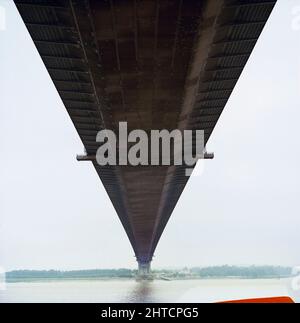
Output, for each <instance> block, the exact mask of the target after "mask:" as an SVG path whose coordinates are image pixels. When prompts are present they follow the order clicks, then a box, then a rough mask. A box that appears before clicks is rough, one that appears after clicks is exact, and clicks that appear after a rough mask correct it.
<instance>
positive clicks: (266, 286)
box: [0, 279, 299, 303]
mask: <svg viewBox="0 0 300 323" xmlns="http://www.w3.org/2000/svg"><path fill="white" fill-rule="evenodd" d="M288 286H289V283H288V281H287V280H284V279H211V280H209V279H201V280H200V279H199V280H173V281H163V280H154V281H135V280H116V279H113V280H82V281H78V280H77V281H76V280H74V281H52V282H28V283H9V284H7V286H6V287H7V288H6V290H4V291H0V302H93V303H95V302H99V303H101V302H108V303H110V302H149V303H151V302H194V303H195V302H216V301H222V300H228V299H240V298H251V297H268V296H279V295H280V296H284V295H288V294H289V293H288V290H289V288H288ZM293 297H295V295H293ZM296 300H298V301H299V299H296Z"/></svg>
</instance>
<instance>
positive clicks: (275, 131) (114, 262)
mask: <svg viewBox="0 0 300 323" xmlns="http://www.w3.org/2000/svg"><path fill="white" fill-rule="evenodd" d="M1 7H2V8H5V10H2V12H4V13H5V18H6V19H5V24H2V28H1V21H0V151H1V158H0V266H2V267H4V268H6V269H7V270H10V269H15V268H35V269H42V268H46V269H48V268H59V269H75V268H96V267H97V268H107V267H135V266H136V261H135V257H134V253H133V251H132V248H131V246H130V244H129V241H128V239H127V236H126V234H125V231H124V230H123V227H122V226H121V223H120V221H119V219H118V217H117V215H116V212H115V211H114V209H113V207H112V205H111V202H110V200H109V198H108V196H107V194H106V192H105V190H104V188H103V186H102V184H101V182H100V179H99V178H98V176H97V174H96V172H95V170H94V168H93V167H92V165H91V164H90V163H89V162H81V163H78V162H77V161H76V158H75V156H76V154H77V153H82V152H83V145H82V143H81V141H80V139H79V137H78V135H77V133H76V131H75V128H74V127H73V125H72V123H71V120H70V118H69V116H68V114H67V112H66V110H65V108H64V106H63V104H62V102H61V100H60V98H59V96H58V94H57V92H56V89H55V88H54V85H53V84H52V82H51V79H50V77H49V75H48V73H47V71H46V69H45V67H44V66H43V63H42V61H41V59H40V57H39V55H38V53H37V51H36V49H35V47H34V44H33V42H32V41H31V39H30V36H29V34H28V32H27V30H26V28H25V26H24V24H23V22H22V20H21V18H20V16H19V14H18V12H17V10H16V8H15V6H14V4H13V1H11V0H0V8H1ZM0 13H1V11H0ZM0 15H1V14H0ZM2 16H3V15H2ZM299 17H300V1H299V0H279V1H278V3H277V5H276V7H275V9H274V11H273V13H272V15H271V17H270V19H269V21H268V23H267V25H266V27H265V29H264V31H263V33H262V35H261V37H260V39H259V41H258V43H257V45H256V47H255V49H254V51H253V54H252V56H251V58H250V60H249V62H248V64H247V66H246V68H245V69H244V71H243V74H242V77H241V78H240V80H239V82H238V84H237V86H236V88H235V90H234V92H233V94H232V96H231V98H230V100H229V102H228V104H227V106H226V108H225V110H224V112H223V114H222V116H221V118H220V120H219V122H218V125H217V127H216V129H215V131H214V133H213V135H212V137H211V139H210V141H209V145H208V148H209V151H213V152H215V159H214V160H208V161H206V162H205V165H204V171H203V174H202V175H201V176H198V177H193V178H192V179H191V180H190V181H189V183H188V185H187V187H186V189H185V191H184V193H183V195H182V197H181V199H180V201H179V203H178V205H177V207H176V209H175V211H174V213H173V215H172V217H171V219H170V221H169V223H168V225H167V227H166V229H165V231H164V234H163V236H162V238H161V240H160V242H159V245H158V248H157V249H156V252H155V258H154V260H153V266H154V267H172V266H185V265H187V266H207V265H215V264H217V265H218V264H252V263H253V264H280V265H300V252H299V249H300V248H299V246H300V234H299V229H300V206H299V200H300V188H299V180H300V169H299V165H300V145H299V139H300V126H299V121H300V104H299V103H300V19H299ZM2 22H3V21H2ZM3 25H4V27H5V28H3ZM1 29H2V30H1Z"/></svg>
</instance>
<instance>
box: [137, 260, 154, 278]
mask: <svg viewBox="0 0 300 323" xmlns="http://www.w3.org/2000/svg"><path fill="white" fill-rule="evenodd" d="M150 264H151V262H150V261H149V262H142V261H138V278H139V279H151V278H152V275H151V265H150Z"/></svg>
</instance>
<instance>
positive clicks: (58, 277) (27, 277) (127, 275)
mask: <svg viewBox="0 0 300 323" xmlns="http://www.w3.org/2000/svg"><path fill="white" fill-rule="evenodd" d="M291 272H292V269H291V268H290V267H281V266H228V265H224V266H211V267H193V268H187V267H185V268H182V269H173V270H171V269H160V270H157V269H156V270H155V269H154V270H153V271H152V273H151V274H152V277H153V279H155V280H194V279H279V278H288V277H291ZM5 276H6V282H7V283H16V282H45V281H87V280H89V281H93V280H94V281H97V280H101V281H105V280H134V279H136V276H137V270H133V269H126V268H120V269H88V270H71V271H60V270H14V271H9V272H7V273H6V275H5Z"/></svg>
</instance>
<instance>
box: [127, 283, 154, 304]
mask: <svg viewBox="0 0 300 323" xmlns="http://www.w3.org/2000/svg"><path fill="white" fill-rule="evenodd" d="M156 301H157V302H158V301H159V300H158V299H155V293H154V291H153V282H152V281H140V282H137V284H135V285H133V288H132V290H130V291H129V292H128V295H127V296H126V297H125V298H124V299H123V300H121V302H125V303H127V302H128V303H135V302H140V303H149V302H156Z"/></svg>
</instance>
